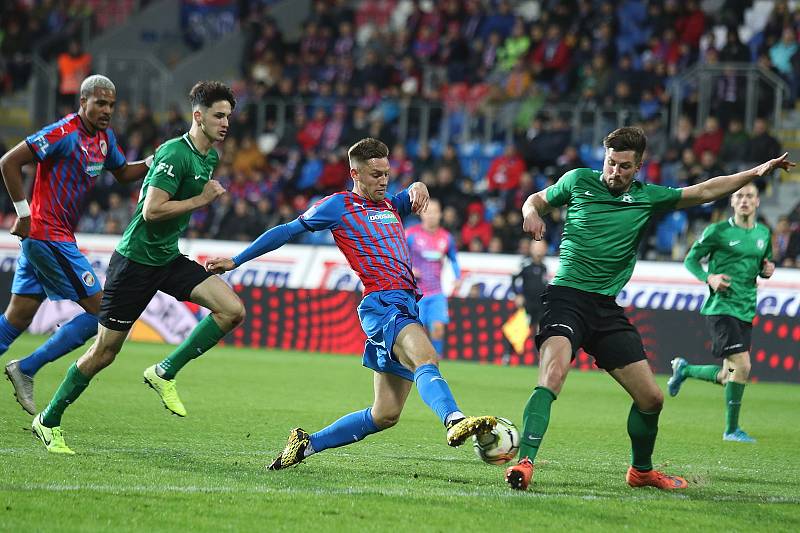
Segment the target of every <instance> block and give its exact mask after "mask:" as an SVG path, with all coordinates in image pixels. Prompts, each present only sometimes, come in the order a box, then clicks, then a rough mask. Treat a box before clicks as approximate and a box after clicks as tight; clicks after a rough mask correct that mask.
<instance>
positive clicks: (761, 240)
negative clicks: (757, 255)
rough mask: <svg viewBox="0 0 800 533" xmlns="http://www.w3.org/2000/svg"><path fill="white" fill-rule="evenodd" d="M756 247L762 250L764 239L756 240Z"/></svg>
mask: <svg viewBox="0 0 800 533" xmlns="http://www.w3.org/2000/svg"><path fill="white" fill-rule="evenodd" d="M756 246H758V249H759V250H763V249H764V246H765V243H764V239H758V240H757V241H756Z"/></svg>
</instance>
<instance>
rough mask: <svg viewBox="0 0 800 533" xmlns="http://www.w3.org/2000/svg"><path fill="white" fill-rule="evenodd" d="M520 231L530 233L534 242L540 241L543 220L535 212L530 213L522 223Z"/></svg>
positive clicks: (542, 233) (542, 235)
mask: <svg viewBox="0 0 800 533" xmlns="http://www.w3.org/2000/svg"><path fill="white" fill-rule="evenodd" d="M522 230H523V231H524V232H525V233H530V234H531V235H532V236H533V239H534V240H536V241H541V240H542V238H543V237H544V220H542V217H540V216H539V215H538V214H537V213H536V212H535V211H531V212H530V213H528V215H527V216H526V217H525V220H523V221H522Z"/></svg>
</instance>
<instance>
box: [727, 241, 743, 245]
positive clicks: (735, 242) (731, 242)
mask: <svg viewBox="0 0 800 533" xmlns="http://www.w3.org/2000/svg"><path fill="white" fill-rule="evenodd" d="M740 242H742V241H728V246H736V245H737V244H739V243H740Z"/></svg>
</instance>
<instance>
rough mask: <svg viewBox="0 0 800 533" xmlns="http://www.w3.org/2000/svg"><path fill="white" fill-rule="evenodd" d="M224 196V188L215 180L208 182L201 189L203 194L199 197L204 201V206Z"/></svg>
mask: <svg viewBox="0 0 800 533" xmlns="http://www.w3.org/2000/svg"><path fill="white" fill-rule="evenodd" d="M223 194H225V187H223V186H222V184H221V183H220V182H218V181H217V180H208V183H206V185H205V187H203V192H201V193H200V195H201V196H202V197H203V199H204V200H205V201H206V205H208V204H210V203H211V202H213V201H214V200H216V199H217V198H219V197H220V196H222V195H223Z"/></svg>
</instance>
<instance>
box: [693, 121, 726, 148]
mask: <svg viewBox="0 0 800 533" xmlns="http://www.w3.org/2000/svg"><path fill="white" fill-rule="evenodd" d="M724 137H725V133H724V132H723V131H722V129H721V128H720V127H719V120H718V119H717V117H714V116H709V117H708V118H706V123H705V128H704V129H703V133H701V134H700V135H698V136H697V139H695V140H694V144H693V145H692V150H694V154H695V155H696V156H697V157H698V158H700V157H702V155H703V152H705V151H706V150H709V151H711V152H713V153H714V155H719V151H720V150H721V149H722V141H723V139H724Z"/></svg>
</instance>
